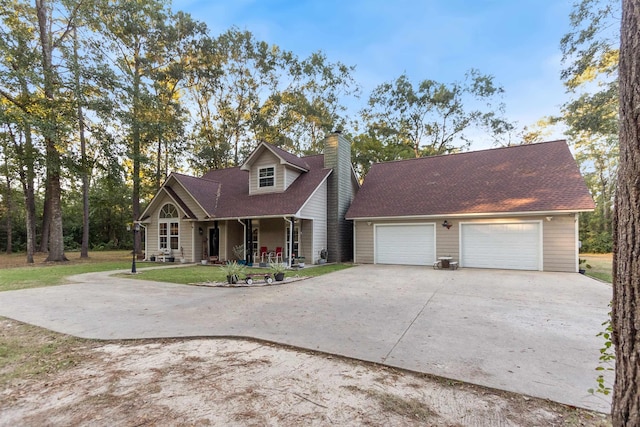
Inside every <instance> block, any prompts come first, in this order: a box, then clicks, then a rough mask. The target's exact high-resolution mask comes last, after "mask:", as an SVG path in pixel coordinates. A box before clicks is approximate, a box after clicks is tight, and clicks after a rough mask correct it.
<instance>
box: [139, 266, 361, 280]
mask: <svg viewBox="0 0 640 427" xmlns="http://www.w3.org/2000/svg"><path fill="white" fill-rule="evenodd" d="M349 267H351V264H329V265H323V266H318V267H308V268H303V269H301V270H288V271H287V272H286V274H285V277H294V276H305V277H311V276H320V275H322V274H327V273H331V272H333V271H338V270H343V269H345V268H349ZM246 272H247V273H269V272H270V270H269V269H268V268H247V269H246ZM127 277H128V278H132V277H133V278H135V279H142V280H155V281H158V282H170V283H180V284H188V283H203V282H226V281H227V278H226V274H225V273H224V272H223V271H222V269H221V268H220V267H218V266H214V265H200V264H198V265H192V266H189V267H180V268H168V269H158V270H147V271H140V272H138V274H136V275H135V276H127ZM240 278H241V279H242V278H243V276H242V275H241V276H240Z"/></svg>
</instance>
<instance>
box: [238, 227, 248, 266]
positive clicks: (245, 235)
mask: <svg viewBox="0 0 640 427" xmlns="http://www.w3.org/2000/svg"><path fill="white" fill-rule="evenodd" d="M238 222H239V223H240V224H242V229H243V230H244V231H243V233H242V247H243V248H244V254H243V257H244V259H245V260H246V259H247V248H246V246H247V244H246V243H247V224H245V223H244V221H242V220H241V219H240V218H238Z"/></svg>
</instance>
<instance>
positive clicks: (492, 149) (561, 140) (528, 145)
mask: <svg viewBox="0 0 640 427" xmlns="http://www.w3.org/2000/svg"><path fill="white" fill-rule="evenodd" d="M558 142H564V143H565V144H566V143H567V140H566V139H555V140H553V141H540V142H533V143H531V144H518V145H508V146H506V147H493V148H483V149H481V150H473V151H462V152H458V153H449V154H436V155H434V156H424V157H412V158H410V159H395V160H386V161H384V162H377V163H374V164H373V165H372V166H375V165H384V164H387V163H398V162H407V161H413V160H424V159H433V158H438V157H451V156H461V155H465V154H475V153H483V152H486V151H498V150H505V149H513V148H522V147H531V146H534V145H542V144H551V143H558Z"/></svg>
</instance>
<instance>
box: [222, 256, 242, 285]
mask: <svg viewBox="0 0 640 427" xmlns="http://www.w3.org/2000/svg"><path fill="white" fill-rule="evenodd" d="M220 268H221V269H222V272H223V273H224V274H225V275H226V276H227V283H228V284H230V285H233V284H236V283H238V276H240V274H243V273H244V266H243V265H240V264H238V263H237V262H235V261H230V262H227V263H226V264H223V265H221V266H220Z"/></svg>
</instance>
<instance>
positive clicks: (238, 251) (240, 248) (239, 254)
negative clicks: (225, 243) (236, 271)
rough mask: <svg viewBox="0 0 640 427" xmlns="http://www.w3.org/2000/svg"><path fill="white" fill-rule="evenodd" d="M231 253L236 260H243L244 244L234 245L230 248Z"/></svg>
mask: <svg viewBox="0 0 640 427" xmlns="http://www.w3.org/2000/svg"><path fill="white" fill-rule="evenodd" d="M232 252H233V255H234V256H235V257H236V258H237V259H239V260H243V259H244V244H239V245H235V246H234V247H233V248H232Z"/></svg>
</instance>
